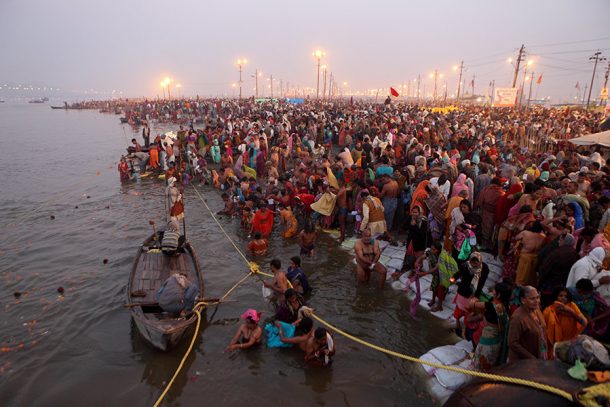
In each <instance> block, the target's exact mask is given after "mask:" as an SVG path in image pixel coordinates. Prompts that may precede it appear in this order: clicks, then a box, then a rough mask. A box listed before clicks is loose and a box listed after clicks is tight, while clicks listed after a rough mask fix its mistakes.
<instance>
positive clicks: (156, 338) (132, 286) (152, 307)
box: [127, 235, 203, 351]
mask: <svg viewBox="0 0 610 407" xmlns="http://www.w3.org/2000/svg"><path fill="white" fill-rule="evenodd" d="M160 240H161V238H160V235H157V237H156V240H155V236H154V235H153V236H151V237H149V238H148V239H147V240H146V241H145V242H144V244H143V245H142V246H141V247H140V248H139V250H138V253H137V255H136V258H135V260H134V263H133V266H132V270H131V273H130V276H129V282H128V284H127V303H128V304H130V305H129V306H130V309H131V316H132V318H133V320H134V322H135V324H136V327H137V329H138V332H139V333H140V335H141V336H142V337H143V338H144V339H145V340H146V341H147V342H148V343H150V345H152V346H153V347H154V348H156V349H159V350H161V351H168V350H171V349H172V348H173V347H175V346H176V345H177V344H178V343H180V342H181V341H182V339H183V338H184V336H185V335H186V333H187V332H189V331H190V328H191V327H194V326H195V324H196V322H197V316H196V315H195V314H194V313H191V314H189V315H188V316H184V317H174V316H172V315H169V314H167V313H165V312H163V310H162V309H161V308H160V307H159V306H158V304H157V298H156V297H157V292H158V290H159V288H160V286H161V285H162V284H163V282H164V281H165V280H166V279H167V278H169V277H170V275H172V274H173V273H176V272H179V273H184V274H185V275H186V276H187V278H188V279H189V280H190V281H191V282H193V283H196V284H197V285H198V286H199V297H200V298H201V297H203V273H202V272H201V268H200V265H199V259H198V258H197V255H196V254H195V251H194V250H193V248H192V246H191V245H190V243H189V242H186V243H185V245H184V250H183V252H182V253H180V254H179V255H178V256H167V255H165V254H163V253H160V252H157V250H152V252H149V249H150V248H156V247H157V246H158V242H159V241H160ZM134 293H136V294H139V295H137V296H136V295H134ZM138 304H142V305H138Z"/></svg>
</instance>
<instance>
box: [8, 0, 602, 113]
mask: <svg viewBox="0 0 610 407" xmlns="http://www.w3.org/2000/svg"><path fill="white" fill-rule="evenodd" d="M609 16H610V1H609V0H587V1H577V0H573V1H567V0H535V1H534V0H529V1H520V0H519V1H516V0H510V1H507V0H504V1H493V0H487V1H485V0H480V1H474V0H464V1H455V0H451V1H445V0H437V1H407V0H403V1H398V0H396V1H388V0H377V1H361V0H351V1H333V0H326V1H319V0H307V1H300V2H296V1H286V0H284V1H281V0H273V1H272V0H267V1H265V0H261V1H256V0H250V1H241V0H233V1H231V0H225V1H204V0H197V1H196V0H191V1H180V0H178V1H159V0H147V1H135V0H120V1H119V0H106V1H92V0H0V52H1V54H0V55H1V56H0V81H3V82H5V83H6V82H8V81H12V82H16V83H28V82H32V81H39V82H44V83H45V84H48V85H51V86H61V87H63V88H65V89H74V90H84V89H96V90H103V91H110V90H112V89H117V90H119V89H120V90H122V91H123V92H124V94H125V95H129V96H142V95H146V96H155V95H157V94H161V88H160V86H159V82H160V80H161V79H162V78H163V77H164V76H165V75H169V76H170V77H172V78H175V80H176V82H175V83H181V84H182V90H181V92H182V93H184V94H192V95H194V94H197V93H198V94H201V95H208V94H222V93H226V94H229V95H230V94H231V93H232V92H233V89H232V88H231V84H232V83H235V82H237V81H238V71H237V68H236V66H235V61H236V59H237V58H239V57H241V58H247V59H248V64H247V66H246V67H245V71H244V94H252V93H253V92H252V88H253V87H254V80H253V79H252V78H251V77H250V74H251V73H253V72H254V69H255V68H258V69H260V70H261V71H262V72H263V74H264V75H263V77H264V78H266V77H268V75H269V74H273V77H274V81H275V89H276V92H277V89H279V80H282V81H283V83H284V86H285V85H286V82H289V83H290V84H291V86H292V85H295V84H297V85H299V86H309V87H315V84H316V63H315V61H314V58H313V57H312V55H311V53H312V52H313V51H314V50H315V49H316V48H321V49H323V50H325V51H326V52H327V56H326V57H325V58H324V60H323V63H326V64H327V65H328V66H329V70H330V71H332V72H333V74H334V75H335V77H336V78H337V81H338V82H339V83H343V82H347V83H348V85H347V86H346V88H348V90H349V91H356V90H364V89H371V88H384V92H385V89H387V87H388V86H390V85H393V86H394V87H397V86H399V85H401V84H402V83H403V82H406V81H409V80H411V81H412V80H413V79H414V78H415V77H417V75H418V74H421V75H422V90H423V86H424V84H425V86H426V93H429V92H430V91H431V89H432V80H431V79H430V78H429V77H428V76H429V74H430V73H431V72H433V71H434V69H438V70H439V72H442V73H443V74H444V77H443V79H439V82H438V86H439V93H440V92H441V90H440V89H441V87H442V84H443V82H444V81H445V80H446V81H447V87H448V89H449V94H451V93H454V92H455V89H456V87H457V75H456V73H455V72H454V71H453V70H452V69H451V68H452V66H454V65H455V64H458V63H459V61H461V60H464V62H465V67H466V71H465V73H464V80H465V81H466V82H467V86H469V84H470V81H471V79H472V75H473V74H475V75H476V79H475V86H476V88H475V91H476V93H484V90H485V89H486V88H487V86H488V84H489V82H490V81H491V80H492V79H495V81H496V86H500V87H502V86H507V85H510V82H511V81H512V69H513V68H512V66H511V65H510V64H509V63H508V62H507V61H506V60H507V58H508V57H511V56H512V57H513V58H515V57H516V53H517V49H518V48H519V46H520V45H521V44H522V43H524V44H525V46H526V50H527V51H529V52H530V53H531V57H532V58H533V60H534V61H535V64H534V65H533V70H534V71H535V79H537V77H538V75H539V74H540V73H543V74H544V75H543V81H542V85H541V86H540V89H539V91H540V96H543V95H544V96H548V95H550V96H552V97H553V98H554V99H555V100H556V101H557V100H558V99H559V98H562V99H565V98H569V97H573V96H575V95H576V93H577V91H576V89H575V88H574V86H575V84H576V82H577V81H578V82H579V83H580V86H581V90H584V86H585V84H587V85H588V84H589V82H590V80H591V72H592V68H593V67H592V63H590V62H589V61H588V58H589V56H591V55H592V54H593V52H595V50H596V49H598V48H599V49H600V50H601V51H602V52H603V54H604V55H605V56H606V57H610V23H609V21H610V20H609ZM585 40H596V41H585ZM607 66H608V63H607V61H605V62H604V63H603V64H602V65H600V66H598V73H599V74H598V76H597V78H598V79H596V83H595V85H594V94H595V93H599V89H600V87H601V84H602V82H603V74H604V72H605V69H606V67H607ZM260 86H261V89H262V87H263V85H262V82H261V85H260ZM534 89H536V87H534ZM172 91H173V92H176V89H172ZM267 92H268V91H267Z"/></svg>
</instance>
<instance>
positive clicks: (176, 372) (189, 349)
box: [154, 303, 201, 407]
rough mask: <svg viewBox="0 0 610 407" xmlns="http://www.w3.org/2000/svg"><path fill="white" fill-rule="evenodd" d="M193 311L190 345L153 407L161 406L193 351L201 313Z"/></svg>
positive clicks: (197, 309)
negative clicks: (195, 319) (194, 316)
mask: <svg viewBox="0 0 610 407" xmlns="http://www.w3.org/2000/svg"><path fill="white" fill-rule="evenodd" d="M200 304H201V303H199V304H197V305H200ZM193 311H194V312H195V315H197V325H196V326H195V333H194V334H193V338H192V339H191V343H190V345H189V347H188V349H187V350H186V353H185V354H184V356H183V357H182V360H181V361H180V364H179V365H178V368H177V369H176V371H175V372H174V375H173V376H172V378H171V380H170V381H169V382H168V383H167V386H165V390H163V393H161V395H160V396H159V398H158V399H157V401H156V403H155V404H154V407H158V406H159V405H160V404H161V402H162V401H163V399H164V398H165V395H166V394H167V392H168V391H169V389H170V388H171V387H172V384H174V380H176V377H178V374H179V373H180V371H181V370H182V367H183V366H184V363H185V362H186V358H187V357H188V355H189V354H190V353H191V350H193V345H194V344H195V339H197V332H199V326H200V325H201V312H200V311H199V308H198V307H196V308H194V309H193Z"/></svg>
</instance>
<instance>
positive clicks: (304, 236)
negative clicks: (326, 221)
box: [298, 222, 318, 257]
mask: <svg viewBox="0 0 610 407" xmlns="http://www.w3.org/2000/svg"><path fill="white" fill-rule="evenodd" d="M317 237H318V236H317V233H316V229H315V228H314V227H313V226H311V224H310V223H309V222H307V223H306V224H305V228H304V229H303V230H302V231H301V233H299V236H298V240H299V246H301V254H302V255H307V256H309V257H313V256H314V255H315V254H316V251H315V249H316V239H317Z"/></svg>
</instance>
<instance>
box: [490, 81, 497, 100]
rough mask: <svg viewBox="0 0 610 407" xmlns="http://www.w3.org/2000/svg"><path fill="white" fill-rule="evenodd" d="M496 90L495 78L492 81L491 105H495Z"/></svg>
mask: <svg viewBox="0 0 610 407" xmlns="http://www.w3.org/2000/svg"><path fill="white" fill-rule="evenodd" d="M495 90H496V80H495V79H494V80H492V81H491V97H490V99H489V104H490V106H491V105H493V103H494V92H495Z"/></svg>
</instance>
